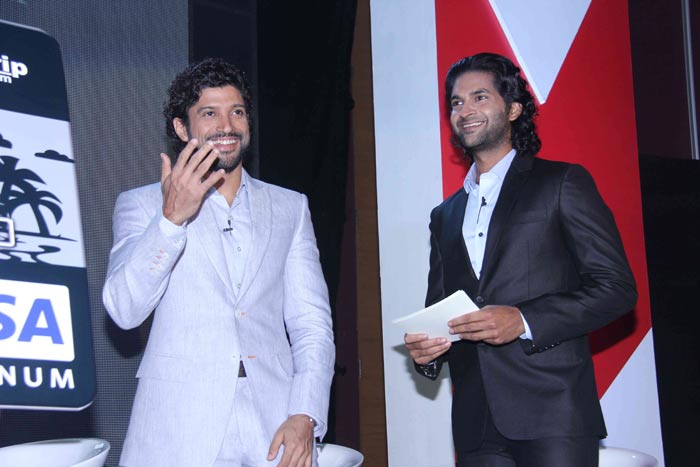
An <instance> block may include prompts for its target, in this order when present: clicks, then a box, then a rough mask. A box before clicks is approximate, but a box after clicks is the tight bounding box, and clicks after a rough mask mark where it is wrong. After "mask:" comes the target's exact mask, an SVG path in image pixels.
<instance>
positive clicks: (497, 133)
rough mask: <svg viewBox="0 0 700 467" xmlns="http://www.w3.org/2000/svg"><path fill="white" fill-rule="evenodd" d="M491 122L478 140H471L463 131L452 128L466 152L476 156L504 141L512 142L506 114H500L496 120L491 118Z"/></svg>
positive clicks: (472, 156)
mask: <svg viewBox="0 0 700 467" xmlns="http://www.w3.org/2000/svg"><path fill="white" fill-rule="evenodd" d="M491 123H492V125H491V126H490V128H487V129H485V131H484V132H483V133H482V134H481V135H479V136H478V137H477V138H476V140H472V141H471V142H469V141H468V136H467V135H465V134H464V133H463V132H461V131H455V128H452V131H453V133H454V134H456V136H457V139H458V140H459V143H460V145H461V146H462V149H463V150H464V152H465V154H467V155H468V156H470V157H471V158H474V155H476V154H479V153H480V152H486V151H490V150H492V149H495V148H498V147H499V146H501V145H503V143H508V142H510V124H509V121H508V119H507V118H506V116H505V115H502V116H499V117H498V118H497V119H496V120H491Z"/></svg>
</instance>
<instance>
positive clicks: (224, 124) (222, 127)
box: [216, 115, 233, 133]
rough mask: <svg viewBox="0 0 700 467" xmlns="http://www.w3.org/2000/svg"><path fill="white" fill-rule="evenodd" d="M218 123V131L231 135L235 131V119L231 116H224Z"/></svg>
mask: <svg viewBox="0 0 700 467" xmlns="http://www.w3.org/2000/svg"><path fill="white" fill-rule="evenodd" d="M216 123H217V125H216V129H217V131H221V132H224V133H229V132H231V131H232V130H233V117H231V116H230V115H222V116H221V117H220V118H219V120H218V121H217V122H216Z"/></svg>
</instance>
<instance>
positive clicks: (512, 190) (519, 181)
mask: <svg viewBox="0 0 700 467" xmlns="http://www.w3.org/2000/svg"><path fill="white" fill-rule="evenodd" d="M532 163H533V157H530V156H518V155H516V156H515V158H514V159H513V162H512V163H511V165H510V168H509V169H508V173H506V178H505V180H504V181H503V185H502V186H501V192H500V194H499V195H498V203H496V208H495V209H494V211H493V216H491V222H490V223H489V233H488V239H487V240H486V249H485V250H484V261H483V264H482V267H481V280H482V281H483V280H484V279H485V278H488V275H489V273H490V268H491V265H492V264H493V259H494V258H496V256H495V255H496V253H497V252H498V245H499V243H500V240H501V234H502V233H503V229H504V228H505V226H506V224H507V222H508V218H509V217H510V212H511V210H512V209H513V205H514V204H515V201H516V200H517V199H518V195H519V193H520V190H521V189H522V187H523V185H524V183H525V181H526V180H527V178H528V177H529V176H530V171H531V169H532Z"/></svg>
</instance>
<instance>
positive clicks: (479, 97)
mask: <svg viewBox="0 0 700 467" xmlns="http://www.w3.org/2000/svg"><path fill="white" fill-rule="evenodd" d="M486 99H488V97H487V96H485V95H484V94H478V95H477V96H476V97H475V98H474V100H475V101H477V102H479V101H485V100H486Z"/></svg>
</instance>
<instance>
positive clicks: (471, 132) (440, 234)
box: [405, 53, 637, 467]
mask: <svg viewBox="0 0 700 467" xmlns="http://www.w3.org/2000/svg"><path fill="white" fill-rule="evenodd" d="M445 91H446V93H445V98H446V102H447V104H448V105H447V109H448V112H449V118H450V123H451V126H452V131H453V140H454V142H455V144H456V145H458V146H459V147H461V148H462V149H463V150H464V154H465V156H467V157H469V158H471V159H472V161H473V164H472V165H471V168H470V170H469V173H468V174H467V177H466V179H465V182H464V188H462V189H460V190H459V191H458V192H457V193H455V194H453V195H452V196H451V197H449V198H448V199H447V200H445V201H444V202H443V203H442V204H440V205H439V206H438V207H436V208H435V209H434V210H433V212H432V213H431V217H430V232H431V253H430V274H429V277H428V294H427V298H426V306H427V305H431V304H433V303H435V302H437V301H439V300H441V299H443V298H445V297H447V296H449V295H450V294H452V293H453V292H455V291H457V290H460V289H462V290H464V291H465V292H466V293H467V294H468V295H469V296H470V297H471V298H472V300H473V301H474V302H475V303H476V304H477V305H478V306H479V307H480V309H479V310H478V311H475V312H473V313H467V314H464V315H462V316H459V317H457V318H454V319H452V320H451V321H449V323H448V325H449V326H450V332H451V333H453V334H459V336H460V338H461V339H460V340H459V341H458V342H456V343H454V344H451V343H450V342H449V341H448V340H447V339H444V338H435V339H433V338H429V337H428V336H427V335H425V334H409V335H406V337H405V342H406V347H407V348H408V350H409V351H410V354H411V357H412V358H413V360H414V362H415V364H416V369H417V370H418V371H419V372H420V373H422V374H424V375H425V376H427V377H429V378H433V379H434V378H436V377H437V375H438V373H439V371H440V368H441V366H442V363H443V362H445V361H446V362H448V363H449V366H450V375H451V378H452V382H453V384H454V394H453V403H452V432H453V437H454V444H455V448H456V451H457V461H458V465H459V467H472V466H480V467H481V466H498V467H500V466H504V467H505V466H509V467H512V466H518V467H523V466H527V467H579V466H580V467H593V466H597V465H598V440H599V439H600V438H603V437H605V436H606V429H605V423H604V421H603V416H602V412H601V409H600V404H599V401H598V395H597V391H596V385H595V379H594V372H593V362H592V359H591V354H590V350H589V346H588V339H587V337H586V335H587V334H588V333H589V332H591V331H594V330H595V329H598V328H600V327H603V326H605V325H606V324H608V323H610V322H611V321H613V320H615V319H616V318H618V317H619V316H621V315H622V314H624V313H626V312H628V311H630V310H631V309H632V308H633V307H634V305H635V302H636V299H637V292H636V288H635V283H634V278H633V276H632V272H631V271H630V268H629V265H628V263H627V259H626V257H625V253H624V249H623V247H622V242H621V241H620V236H619V233H618V231H617V228H616V226H615V221H614V219H613V216H612V213H611V212H610V210H609V209H608V207H607V206H606V205H605V203H604V202H603V200H602V198H601V197H600V194H599V193H598V191H597V189H596V187H595V184H594V182H593V180H592V178H591V176H590V175H589V174H588V172H587V171H586V170H585V169H584V168H583V167H581V166H579V165H573V164H567V163H563V162H553V161H546V160H542V159H538V158H535V155H536V154H537V152H538V151H539V149H540V146H541V143H540V140H539V138H538V136H537V134H536V133H535V125H534V122H533V118H534V116H535V115H536V113H537V108H536V106H535V103H534V99H533V97H532V95H531V94H530V92H529V91H528V89H527V82H526V81H525V80H524V79H523V78H522V77H521V76H520V70H519V69H518V68H517V67H516V66H515V65H514V64H513V63H512V62H511V61H510V60H508V59H507V58H505V57H502V56H499V55H495V54H487V53H483V54H478V55H474V56H471V57H467V58H464V59H462V60H459V61H458V62H457V63H455V64H454V65H453V66H452V67H451V68H450V70H449V72H448V74H447V77H446V80H445Z"/></svg>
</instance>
